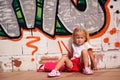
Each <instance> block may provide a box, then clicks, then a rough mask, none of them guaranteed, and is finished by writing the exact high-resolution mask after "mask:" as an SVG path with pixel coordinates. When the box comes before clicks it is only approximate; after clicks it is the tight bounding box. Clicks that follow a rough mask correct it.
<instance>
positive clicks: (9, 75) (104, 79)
mask: <svg viewBox="0 0 120 80" xmlns="http://www.w3.org/2000/svg"><path fill="white" fill-rule="evenodd" d="M47 73H48V72H36V71H24V72H23V71H22V72H3V73H0V80H120V69H105V70H98V71H95V73H94V74H93V75H85V74H82V73H79V72H62V73H61V76H60V77H52V78H48V77H47Z"/></svg>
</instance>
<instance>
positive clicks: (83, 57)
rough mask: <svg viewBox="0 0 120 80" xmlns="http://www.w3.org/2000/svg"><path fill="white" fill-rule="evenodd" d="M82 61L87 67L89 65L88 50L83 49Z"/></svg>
mask: <svg viewBox="0 0 120 80" xmlns="http://www.w3.org/2000/svg"><path fill="white" fill-rule="evenodd" d="M81 59H82V62H83V63H84V66H85V67H88V66H89V58H88V52H87V51H86V50H83V51H82V55H81Z"/></svg>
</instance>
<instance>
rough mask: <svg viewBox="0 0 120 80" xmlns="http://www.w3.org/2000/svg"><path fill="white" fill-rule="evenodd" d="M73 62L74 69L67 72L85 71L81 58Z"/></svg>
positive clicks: (68, 69)
mask: <svg viewBox="0 0 120 80" xmlns="http://www.w3.org/2000/svg"><path fill="white" fill-rule="evenodd" d="M71 61H72V63H73V67H72V68H66V70H67V71H72V72H79V71H82V70H83V68H84V64H83V63H81V62H80V58H75V59H73V60H71Z"/></svg>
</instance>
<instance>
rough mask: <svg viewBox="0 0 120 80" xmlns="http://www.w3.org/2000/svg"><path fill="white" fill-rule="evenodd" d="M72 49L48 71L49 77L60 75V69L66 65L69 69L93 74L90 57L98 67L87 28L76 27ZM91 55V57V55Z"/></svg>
mask: <svg viewBox="0 0 120 80" xmlns="http://www.w3.org/2000/svg"><path fill="white" fill-rule="evenodd" d="M72 39H73V43H72V48H71V49H72V50H71V52H70V53H69V54H68V55H63V56H62V58H61V59H60V60H59V62H58V63H57V65H56V67H55V68H54V69H53V70H52V71H51V72H50V73H48V76H49V77H54V76H60V72H59V69H60V68H61V66H63V65H65V66H66V70H67V71H74V72H78V71H83V73H84V74H93V71H92V70H91V65H90V58H91V60H92V62H93V65H94V68H95V69H97V67H96V64H95V60H94V56H93V53H92V47H91V45H90V44H89V34H88V33H87V32H86V31H85V30H80V29H77V28H76V29H74V31H73V35H72ZM89 55H90V57H89Z"/></svg>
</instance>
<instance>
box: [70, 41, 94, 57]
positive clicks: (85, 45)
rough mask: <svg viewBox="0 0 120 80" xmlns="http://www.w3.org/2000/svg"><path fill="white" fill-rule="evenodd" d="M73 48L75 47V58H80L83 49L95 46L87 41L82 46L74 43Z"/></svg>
mask: <svg viewBox="0 0 120 80" xmlns="http://www.w3.org/2000/svg"><path fill="white" fill-rule="evenodd" d="M72 48H73V58H79V57H80V56H81V52H82V50H88V49H90V48H93V47H92V46H91V45H90V44H89V43H88V42H86V43H85V44H83V45H81V46H78V45H76V44H74V43H72Z"/></svg>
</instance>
